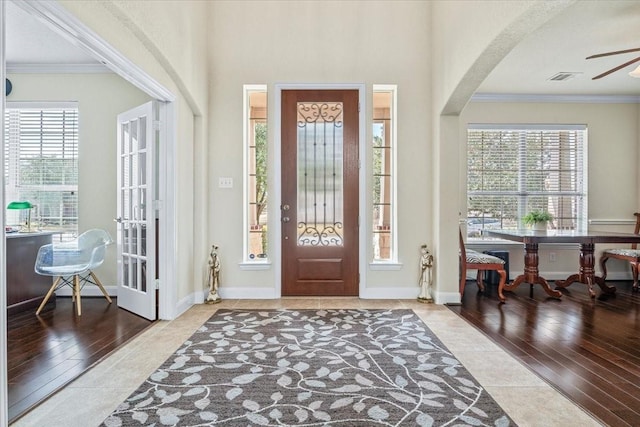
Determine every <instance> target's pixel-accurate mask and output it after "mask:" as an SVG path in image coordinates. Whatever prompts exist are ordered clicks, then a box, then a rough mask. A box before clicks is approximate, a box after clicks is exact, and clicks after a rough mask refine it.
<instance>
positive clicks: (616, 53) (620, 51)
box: [586, 47, 640, 59]
mask: <svg viewBox="0 0 640 427" xmlns="http://www.w3.org/2000/svg"><path fill="white" fill-rule="evenodd" d="M638 51H640V47H637V48H635V49H626V50H616V51H613V52H605V53H598V54H596V55H591V56H587V58H586V59H593V58H602V57H603V56H611V55H620V54H621V53H629V52H638Z"/></svg>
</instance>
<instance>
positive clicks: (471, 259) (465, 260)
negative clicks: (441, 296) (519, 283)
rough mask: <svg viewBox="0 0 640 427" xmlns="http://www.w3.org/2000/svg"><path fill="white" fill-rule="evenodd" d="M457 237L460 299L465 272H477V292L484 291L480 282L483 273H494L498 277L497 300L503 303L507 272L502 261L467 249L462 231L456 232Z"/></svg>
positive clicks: (462, 292)
mask: <svg viewBox="0 0 640 427" xmlns="http://www.w3.org/2000/svg"><path fill="white" fill-rule="evenodd" d="M458 236H459V240H460V268H461V272H460V274H461V277H460V297H462V295H464V287H465V284H466V281H467V270H478V275H477V277H476V281H477V283H478V290H479V291H480V292H483V291H484V283H483V281H482V276H483V272H485V271H496V272H497V273H498V275H499V276H500V281H499V283H498V298H499V299H500V301H501V302H505V298H504V295H503V294H502V290H503V288H504V285H505V283H506V282H507V272H506V270H505V268H504V263H505V262H504V260H502V259H500V258H498V257H495V256H493V255H488V254H483V253H481V252H477V251H474V250H473V249H467V248H466V247H465V244H464V239H463V238H462V231H461V230H458Z"/></svg>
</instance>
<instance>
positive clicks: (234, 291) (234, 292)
mask: <svg viewBox="0 0 640 427" xmlns="http://www.w3.org/2000/svg"><path fill="white" fill-rule="evenodd" d="M218 293H219V294H220V298H222V299H276V298H280V295H276V290H275V288H241V287H237V288H234V287H221V288H219V289H218ZM207 295H209V290H208V289H207V290H205V291H203V301H204V299H205V298H206V297H207Z"/></svg>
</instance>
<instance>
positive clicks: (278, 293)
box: [270, 83, 369, 298]
mask: <svg viewBox="0 0 640 427" xmlns="http://www.w3.org/2000/svg"><path fill="white" fill-rule="evenodd" d="M349 89H350V90H357V91H358V104H359V111H358V157H359V162H360V165H359V166H360V167H359V169H360V170H359V173H358V183H359V194H358V204H359V206H358V217H359V223H360V227H359V230H358V270H359V272H360V283H359V284H358V294H359V296H362V295H363V294H364V289H365V285H364V284H365V283H366V259H367V251H366V248H367V247H368V246H366V241H367V230H368V229H369V227H366V226H364V225H365V223H366V222H365V220H366V218H368V215H367V210H366V204H365V203H366V197H365V195H366V191H364V190H365V189H366V188H367V187H366V177H367V171H368V170H369V168H368V167H367V162H366V153H367V151H366V147H367V143H366V135H367V131H366V128H365V125H366V120H365V119H366V110H367V104H366V103H365V99H366V86H365V84H364V83H316V84H313V83H278V84H276V85H275V108H274V112H275V113H274V114H273V117H274V120H275V123H274V126H273V128H274V138H273V140H274V142H275V144H274V145H275V147H274V150H273V151H274V154H273V159H274V160H273V165H274V167H273V171H274V180H272V182H274V185H275V188H274V191H273V193H274V196H275V197H274V198H275V202H276V203H274V204H271V206H272V207H271V208H270V210H271V211H272V212H274V213H276V215H274V218H273V220H272V223H275V227H274V232H275V235H274V237H273V238H272V239H271V240H273V241H275V242H277V243H276V244H275V245H274V247H273V252H274V253H273V259H274V260H275V262H274V264H275V265H274V269H275V281H276V283H275V285H276V289H275V297H276V298H281V297H282V239H281V236H282V223H281V222H280V208H279V207H280V205H281V204H282V188H281V186H282V180H281V176H282V159H281V156H282V135H281V131H282V111H281V108H282V91H283V90H349Z"/></svg>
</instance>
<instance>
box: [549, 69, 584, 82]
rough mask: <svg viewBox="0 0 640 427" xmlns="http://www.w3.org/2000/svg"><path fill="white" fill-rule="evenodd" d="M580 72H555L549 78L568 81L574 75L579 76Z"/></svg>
mask: <svg viewBox="0 0 640 427" xmlns="http://www.w3.org/2000/svg"><path fill="white" fill-rule="evenodd" d="M580 74H582V73H577V72H567V71H563V72H560V73H557V74H554V75H553V76H551V77H549V78H548V79H547V80H551V81H552V82H566V81H567V80H571V79H573V78H574V77H576V76H579V75H580Z"/></svg>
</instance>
